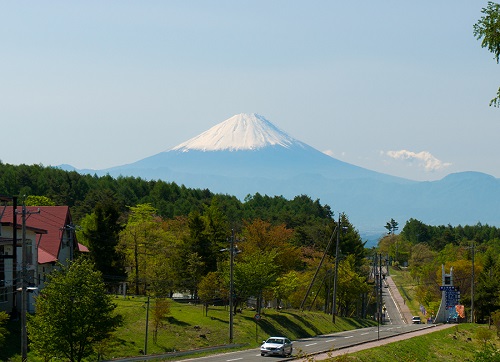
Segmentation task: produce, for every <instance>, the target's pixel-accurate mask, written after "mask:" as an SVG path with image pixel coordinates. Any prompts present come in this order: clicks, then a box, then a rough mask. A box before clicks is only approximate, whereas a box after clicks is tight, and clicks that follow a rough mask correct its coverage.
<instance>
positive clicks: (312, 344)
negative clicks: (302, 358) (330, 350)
mask: <svg viewBox="0 0 500 362" xmlns="http://www.w3.org/2000/svg"><path fill="white" fill-rule="evenodd" d="M316 344H318V343H311V344H306V347H309V346H314V345H316Z"/></svg>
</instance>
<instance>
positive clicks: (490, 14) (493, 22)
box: [474, 1, 500, 107]
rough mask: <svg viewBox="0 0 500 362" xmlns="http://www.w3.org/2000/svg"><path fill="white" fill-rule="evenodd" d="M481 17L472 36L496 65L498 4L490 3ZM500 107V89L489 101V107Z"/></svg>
mask: <svg viewBox="0 0 500 362" xmlns="http://www.w3.org/2000/svg"><path fill="white" fill-rule="evenodd" d="M481 13H483V16H482V17H481V18H480V19H479V20H478V22H477V23H476V24H474V36H475V37H476V38H477V39H478V40H481V39H482V40H481V47H483V48H487V49H488V51H489V52H490V53H492V54H493V56H494V58H495V60H496V62H497V64H498V62H499V60H500V4H497V3H494V2H492V1H489V2H488V5H487V6H486V7H485V8H483V9H482V10H481ZM491 105H493V106H495V107H500V88H498V91H497V95H496V97H495V98H493V99H492V100H491V101H490V106H491Z"/></svg>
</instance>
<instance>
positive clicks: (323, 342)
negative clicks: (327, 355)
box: [184, 324, 433, 362]
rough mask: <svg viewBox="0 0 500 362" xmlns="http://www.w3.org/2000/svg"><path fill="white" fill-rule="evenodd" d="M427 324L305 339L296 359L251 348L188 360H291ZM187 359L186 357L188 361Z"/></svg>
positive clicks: (296, 344)
mask: <svg viewBox="0 0 500 362" xmlns="http://www.w3.org/2000/svg"><path fill="white" fill-rule="evenodd" d="M431 327H433V326H432V325H427V324H420V325H418V324H414V325H412V324H406V325H381V326H378V327H369V328H362V329H355V330H352V331H344V332H340V333H333V334H327V335H322V336H317V337H313V338H305V339H301V340H298V341H294V343H293V356H292V358H281V357H262V356H261V355H260V350H259V349H250V350H245V351H237V352H230V353H223V354H218V355H213V356H206V357H200V358H193V359H188V360H187V361H200V362H235V361H242V362H254V361H261V362H262V361H269V360H270V361H291V360H294V359H296V358H299V356H304V355H309V354H318V353H321V352H327V351H333V350H337V349H343V348H346V347H349V346H355V345H359V344H363V343H367V342H370V341H377V340H383V339H386V338H389V337H393V336H397V335H400V334H404V333H409V332H412V331H416V330H420V329H426V328H431ZM184 361H186V360H184Z"/></svg>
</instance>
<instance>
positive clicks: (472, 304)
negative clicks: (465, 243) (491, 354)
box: [470, 241, 475, 323]
mask: <svg viewBox="0 0 500 362" xmlns="http://www.w3.org/2000/svg"><path fill="white" fill-rule="evenodd" d="M471 249H472V272H471V275H472V280H471V293H470V294H471V297H470V322H471V323H474V322H475V320H474V279H475V278H474V276H475V275H474V254H475V250H474V249H475V244H474V241H473V242H472V247H471Z"/></svg>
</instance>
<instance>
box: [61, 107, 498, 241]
mask: <svg viewBox="0 0 500 362" xmlns="http://www.w3.org/2000/svg"><path fill="white" fill-rule="evenodd" d="M61 168H62V167H61ZM79 172H82V173H91V174H94V173H96V174H98V175H105V174H109V175H111V176H114V177H117V176H120V175H122V176H135V177H141V178H144V179H162V180H164V181H168V182H176V183H177V184H184V185H185V186H186V187H194V188H208V189H210V190H211V191H212V192H217V193H224V194H231V195H235V196H237V197H239V198H240V199H243V198H245V197H246V196H247V195H249V194H250V195H253V194H255V193H257V192H259V193H261V194H267V195H270V196H273V195H278V196H279V195H281V196H284V197H287V198H293V197H295V196H297V195H302V194H304V195H308V196H310V197H311V198H313V199H317V198H319V199H320V201H321V202H322V203H326V204H329V205H330V206H331V208H332V210H334V211H335V212H345V213H346V214H347V215H348V217H349V219H350V220H351V222H352V223H353V224H354V225H355V227H357V228H358V229H359V230H360V232H361V234H362V235H363V234H372V235H378V236H380V235H382V234H383V233H384V228H383V226H384V225H385V223H386V222H387V221H388V220H390V219H391V218H394V219H395V220H396V221H398V222H399V223H400V225H404V223H405V222H406V221H407V220H408V219H409V218H416V219H418V220H421V221H422V222H424V223H427V224H431V225H447V224H452V225H458V224H462V225H464V224H470V225H472V224H476V223H477V222H481V223H483V224H490V225H495V226H500V213H499V212H498V211H497V210H498V201H500V180H499V179H496V178H494V177H493V176H490V175H486V174H482V173H478V172H463V173H457V174H452V175H448V176H446V177H445V178H443V179H442V180H439V181H432V182H418V181H412V180H407V179H404V178H399V177H395V176H390V175H387V174H382V173H379V172H375V171H371V170H368V169H365V168H362V167H358V166H355V165H352V164H349V163H346V162H343V161H340V160H337V159H335V158H332V157H330V156H327V155H325V154H324V153H322V152H320V151H318V150H316V149H314V148H313V147H311V146H309V145H307V144H305V143H303V142H301V141H298V140H296V139H294V138H293V137H291V136H289V135H288V134H287V133H285V132H284V131H281V130H280V129H279V128H277V127H276V126H274V125H273V124H272V123H271V122H270V121H268V120H267V119H265V118H264V117H263V116H260V115H258V114H239V115H235V116H233V117H231V118H229V119H227V120H226V121H224V122H222V123H220V124H217V125H216V126H214V127H212V128H210V129H209V130H207V131H205V132H203V133H201V134H200V135H198V136H196V137H193V138H191V139H190V140H188V141H186V142H183V143H181V144H179V145H178V146H176V147H173V148H171V149H169V150H167V151H164V152H160V153H158V154H156V155H153V156H150V157H146V158H144V159H142V160H139V161H137V162H134V163H131V164H126V165H122V166H117V167H112V168H108V169H104V170H97V171H96V170H79Z"/></svg>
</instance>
